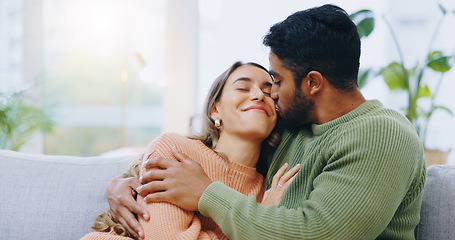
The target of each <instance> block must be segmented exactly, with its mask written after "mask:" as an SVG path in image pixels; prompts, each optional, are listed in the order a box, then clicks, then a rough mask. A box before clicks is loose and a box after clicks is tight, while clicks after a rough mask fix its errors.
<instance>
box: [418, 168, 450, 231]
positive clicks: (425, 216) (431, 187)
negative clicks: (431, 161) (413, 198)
mask: <svg viewBox="0 0 455 240" xmlns="http://www.w3.org/2000/svg"><path fill="white" fill-rule="evenodd" d="M416 238H417V239H455V166H451V165H431V166H429V167H428V168H427V180H426V183H425V187H424V189H423V200H422V208H421V210H420V223H419V225H418V226H417V229H416Z"/></svg>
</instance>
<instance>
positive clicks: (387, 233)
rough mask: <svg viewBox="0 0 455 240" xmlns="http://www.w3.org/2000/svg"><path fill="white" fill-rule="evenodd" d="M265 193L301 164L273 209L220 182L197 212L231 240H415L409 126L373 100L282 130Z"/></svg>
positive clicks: (416, 144) (419, 177)
mask: <svg viewBox="0 0 455 240" xmlns="http://www.w3.org/2000/svg"><path fill="white" fill-rule="evenodd" d="M270 159H271V165H270V170H269V172H268V176H267V180H266V181H267V182H266V187H267V188H269V187H270V183H271V181H272V177H273V175H274V174H275V173H276V171H277V170H278V169H279V168H280V166H282V165H283V164H284V163H285V162H288V163H289V164H290V166H294V165H295V164H297V163H301V164H302V168H301V170H300V171H299V172H298V173H297V176H296V178H295V179H294V181H293V182H292V184H291V185H290V187H289V189H288V190H287V191H286V193H285V195H284V197H283V199H282V200H281V202H280V205H279V206H278V207H276V206H273V205H269V206H263V205H261V204H258V203H256V200H255V199H254V197H246V196H244V195H242V194H240V193H238V192H236V191H235V190H233V189H231V188H229V187H227V186H226V185H224V184H223V183H221V182H214V183H212V184H210V185H209V187H208V188H207V190H206V191H205V192H204V194H203V195H202V197H201V199H200V201H199V210H200V212H201V213H202V214H203V215H205V216H209V217H211V218H212V219H213V220H215V222H216V223H217V224H218V225H219V226H220V227H221V229H222V230H223V232H224V233H225V234H226V235H227V236H228V237H229V238H230V239H414V229H415V227H416V225H417V223H418V222H419V219H420V206H421V202H422V190H423V186H424V182H425V170H426V168H425V160H424V156H423V146H422V144H421V143H420V141H419V139H418V136H417V134H416V132H415V130H414V128H413V126H412V125H411V124H410V122H409V121H408V120H407V119H406V118H405V117H403V116H402V115H401V114H399V113H398V112H396V111H393V110H390V109H386V108H384V106H383V105H382V104H381V103H380V102H379V101H377V100H372V101H367V102H365V103H363V104H362V105H360V106H359V107H357V108H356V109H354V110H353V111H351V112H349V113H347V114H346V115H344V116H342V117H339V118H337V119H335V120H333V121H331V122H328V123H324V124H321V125H312V126H309V127H308V128H303V129H300V131H292V130H285V131H284V133H283V135H282V142H281V143H280V145H279V147H278V148H277V149H276V151H275V153H274V154H273V156H272V157H271V158H270Z"/></svg>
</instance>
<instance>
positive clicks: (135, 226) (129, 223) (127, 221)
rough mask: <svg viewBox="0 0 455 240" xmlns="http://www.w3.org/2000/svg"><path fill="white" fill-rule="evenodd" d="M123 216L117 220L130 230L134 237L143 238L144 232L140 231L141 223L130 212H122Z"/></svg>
mask: <svg viewBox="0 0 455 240" xmlns="http://www.w3.org/2000/svg"><path fill="white" fill-rule="evenodd" d="M123 216H125V218H118V219H117V220H118V221H119V222H120V223H121V224H122V225H123V226H124V227H125V228H126V229H127V230H128V232H130V233H131V234H132V235H133V236H134V237H135V238H139V237H141V238H142V239H143V238H144V232H143V231H142V228H141V225H140V224H139V222H138V221H137V220H136V218H135V217H134V215H133V214H131V212H127V211H125V212H123Z"/></svg>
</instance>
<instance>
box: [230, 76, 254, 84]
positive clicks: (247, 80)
mask: <svg viewBox="0 0 455 240" xmlns="http://www.w3.org/2000/svg"><path fill="white" fill-rule="evenodd" d="M238 81H246V82H251V78H248V77H240V78H237V79H236V80H234V83H236V82H238Z"/></svg>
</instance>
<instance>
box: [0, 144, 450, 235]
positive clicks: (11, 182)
mask: <svg viewBox="0 0 455 240" xmlns="http://www.w3.org/2000/svg"><path fill="white" fill-rule="evenodd" d="M137 157H139V154H128V155H123V156H115V157H112V156H111V157H108V156H99V157H73V156H51V155H39V154H27V153H19V152H14V151H8V150H0V181H1V183H0V186H1V194H0V203H1V204H0V239H16V240H20V239H24V240H25V239H27V240H29V239H49V240H51V239H59V240H61V239H79V238H80V237H82V236H83V235H85V234H86V233H88V232H90V231H92V230H91V228H90V226H91V225H92V223H93V220H94V218H95V217H96V216H97V215H98V214H100V213H101V212H102V210H104V209H107V208H108V203H107V200H106V196H105V190H106V186H107V184H108V183H109V181H110V180H111V179H112V178H113V177H114V176H118V175H120V174H122V173H123V172H125V170H126V169H127V168H128V167H129V164H130V163H131V162H132V161H133V160H134V159H136V158H137ZM454 183H455V167H454V166H449V165H432V166H430V167H429V168H428V171H427V183H426V186H425V188H424V198H423V204H422V210H421V222H420V224H419V225H418V227H417V229H416V238H417V239H438V240H440V239H455V201H454V199H455V184H454Z"/></svg>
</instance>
